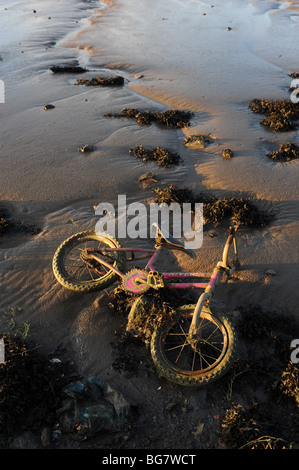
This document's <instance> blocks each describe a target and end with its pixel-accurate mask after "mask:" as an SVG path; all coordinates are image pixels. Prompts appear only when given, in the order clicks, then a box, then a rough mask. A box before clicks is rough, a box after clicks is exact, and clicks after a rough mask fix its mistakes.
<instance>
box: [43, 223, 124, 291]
mask: <svg viewBox="0 0 299 470" xmlns="http://www.w3.org/2000/svg"><path fill="white" fill-rule="evenodd" d="M104 248H120V244H119V242H118V241H117V240H115V239H114V238H112V237H109V236H108V235H105V234H96V233H95V232H94V231H93V230H89V231H85V232H80V233H77V234H75V235H72V236H71V237H69V238H68V239H67V240H65V241H64V242H63V243H62V244H61V245H60V246H59V247H58V249H57V250H56V253H55V255H54V257H53V263H52V267H53V273H54V276H55V278H56V279H57V281H58V282H59V283H60V284H61V285H62V286H63V287H65V288H66V289H68V290H71V291H76V292H91V291H95V290H101V289H104V288H106V287H108V286H109V285H111V284H112V283H113V282H115V281H116V280H117V279H118V275H117V274H116V273H115V272H114V271H113V270H111V269H109V268H108V267H106V266H105V265H104V264H102V263H100V262H99V261H97V260H95V259H93V258H92V257H91V256H90V253H91V251H92V250H97V251H96V255H97V257H99V258H101V259H103V261H106V262H108V263H109V264H111V265H112V266H113V267H115V268H116V269H118V270H119V271H122V270H124V268H125V263H126V255H125V253H123V252H117V251H112V252H109V253H108V252H106V253H104V252H101V249H102V250H103V249H104Z"/></svg>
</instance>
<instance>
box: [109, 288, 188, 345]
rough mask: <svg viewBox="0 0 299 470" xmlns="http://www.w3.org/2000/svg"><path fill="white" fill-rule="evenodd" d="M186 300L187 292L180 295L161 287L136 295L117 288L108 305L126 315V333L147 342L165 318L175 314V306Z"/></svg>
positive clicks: (118, 312)
mask: <svg viewBox="0 0 299 470" xmlns="http://www.w3.org/2000/svg"><path fill="white" fill-rule="evenodd" d="M186 302H187V303H188V302H189V303H190V298H189V297H188V293H185V294H184V295H183V296H182V294H181V293H176V292H174V291H172V292H169V291H167V290H164V289H161V290H159V292H157V291H155V290H149V291H148V292H147V293H146V294H144V295H142V296H136V295H134V294H132V293H130V292H127V291H126V290H125V289H122V288H117V289H115V290H114V293H113V297H112V299H111V301H110V303H109V307H110V308H111V309H112V310H113V311H114V312H116V313H117V314H121V315H123V316H125V317H127V319H128V322H127V327H126V331H127V333H128V334H131V335H132V336H133V337H135V338H137V339H139V340H141V341H143V342H145V343H147V342H148V341H150V338H151V335H152V333H153V331H154V330H155V329H156V328H157V327H158V326H159V325H160V324H161V323H162V322H164V321H165V318H171V317H172V316H174V315H176V308H177V307H179V306H181V305H183V304H184V303H186Z"/></svg>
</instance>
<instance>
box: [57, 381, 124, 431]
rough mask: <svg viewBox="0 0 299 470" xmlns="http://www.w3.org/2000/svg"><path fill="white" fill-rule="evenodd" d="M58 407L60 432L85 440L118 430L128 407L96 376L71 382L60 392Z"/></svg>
mask: <svg viewBox="0 0 299 470" xmlns="http://www.w3.org/2000/svg"><path fill="white" fill-rule="evenodd" d="M62 396H63V397H65V398H64V399H63V401H62V406H61V408H60V409H58V410H57V414H58V415H59V416H60V418H59V423H60V428H61V431H62V432H63V433H72V434H73V435H74V437H75V438H76V439H80V440H82V439H88V438H91V437H95V436H97V435H99V434H100V433H103V432H116V431H120V430H121V429H122V427H123V425H124V424H125V423H126V421H127V419H128V417H129V414H130V409H131V405H130V404H129V403H128V402H127V401H126V399H125V398H124V397H123V395H121V394H120V393H119V392H117V391H116V390H114V389H112V388H111V387H110V386H109V385H107V384H106V383H105V382H104V381H103V380H102V379H100V378H99V377H87V378H84V379H82V380H78V381H75V382H71V383H69V384H68V385H66V387H65V388H64V389H63V390H62Z"/></svg>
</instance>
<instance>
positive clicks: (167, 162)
mask: <svg viewBox="0 0 299 470" xmlns="http://www.w3.org/2000/svg"><path fill="white" fill-rule="evenodd" d="M129 154H130V155H133V156H134V157H137V158H141V159H142V161H144V162H146V161H148V160H154V161H156V162H157V163H158V165H160V166H163V167H168V166H171V165H178V164H179V163H180V160H181V157H180V156H179V155H178V154H177V153H174V152H171V151H170V150H168V149H165V148H161V147H157V148H156V149H155V150H146V149H144V148H143V147H142V145H138V146H137V147H132V148H131V149H130V150H129Z"/></svg>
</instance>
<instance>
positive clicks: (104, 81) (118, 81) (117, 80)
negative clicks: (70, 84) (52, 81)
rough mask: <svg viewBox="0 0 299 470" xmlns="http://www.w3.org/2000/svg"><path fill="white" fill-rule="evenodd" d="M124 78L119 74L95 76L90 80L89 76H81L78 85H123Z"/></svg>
mask: <svg viewBox="0 0 299 470" xmlns="http://www.w3.org/2000/svg"><path fill="white" fill-rule="evenodd" d="M123 84H124V78H123V77H120V76H119V75H118V76H116V77H111V78H103V77H94V78H91V79H90V80H88V79H87V78H79V80H78V81H77V83H76V85H86V86H104V87H105V86H123Z"/></svg>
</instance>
